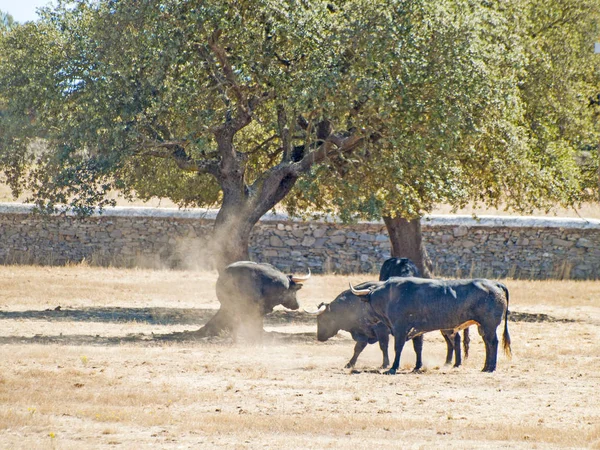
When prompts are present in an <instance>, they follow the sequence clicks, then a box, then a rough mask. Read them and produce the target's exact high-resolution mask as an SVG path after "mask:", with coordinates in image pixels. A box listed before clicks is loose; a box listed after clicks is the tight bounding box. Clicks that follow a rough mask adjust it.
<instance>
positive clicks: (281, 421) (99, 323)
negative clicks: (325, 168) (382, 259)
mask: <svg viewBox="0 0 600 450" xmlns="http://www.w3.org/2000/svg"><path fill="white" fill-rule="evenodd" d="M369 278H376V277H375V276H372V277H368V276H364V275H355V276H313V278H312V279H311V280H310V281H309V282H308V283H307V284H306V285H305V287H304V289H302V290H301V291H300V293H299V301H300V303H301V305H302V306H304V307H306V308H314V307H315V306H316V305H317V304H318V303H320V302H322V301H326V302H329V301H332V300H333V299H334V298H335V296H336V295H337V294H338V293H339V292H341V291H342V290H344V289H346V287H347V285H348V281H352V282H353V283H358V282H360V281H365V280H367V279H369ZM215 281H216V273H213V272H194V271H167V270H164V271H151V270H124V269H113V268H93V267H87V266H85V265H77V266H71V267H31V266H0V356H1V357H0V448H7V449H8V448H10V449H38V448H39V449H53V448H55V449H84V448H93V449H104V448H127V449H129V448H135V449H139V448H150V447H152V448H161V449H162V448H194V449H196V448H202V449H205V448H228V449H243V448H259V449H282V448H303V449H309V448H318V449H321V448H323V449H325V448H368V447H374V448H380V447H381V446H387V447H391V448H415V449H417V448H424V449H430V448H444V449H459V448H460V449H464V448H472V449H481V448H510V449H531V448H538V449H550V448H600V283H598V282H575V281H546V282H540V281H517V280H504V281H505V283H506V284H507V285H508V287H509V289H510V291H511V299H510V309H511V311H512V312H513V314H512V318H511V321H510V322H509V328H510V334H511V338H512V349H513V358H512V360H508V359H507V358H506V357H505V356H504V355H502V354H501V355H500V356H499V360H498V368H497V371H496V372H495V373H493V374H486V373H482V372H480V370H481V368H482V366H483V362H484V349H483V344H482V341H481V339H480V337H479V336H478V334H477V330H476V327H471V352H470V357H469V358H468V359H467V360H466V362H465V364H464V365H463V366H462V367H461V368H459V369H453V368H449V367H444V366H443V361H444V357H445V344H444V342H443V339H442V337H441V335H440V334H439V333H429V334H428V335H426V337H425V346H424V359H425V370H424V371H423V372H422V373H418V374H417V373H411V368H412V365H413V364H414V353H413V351H412V346H411V345H407V346H405V350H404V352H403V356H402V363H401V368H402V371H401V373H399V374H398V375H395V376H385V375H382V374H380V373H379V370H378V367H379V365H380V364H381V353H380V351H379V348H378V346H377V345H370V346H368V347H367V349H366V350H365V352H364V353H363V354H362V355H361V356H360V358H359V360H358V364H357V367H356V368H355V370H353V371H351V370H349V369H344V368H343V367H344V365H345V363H346V362H347V361H348V359H349V358H350V356H351V355H352V349H353V345H354V342H353V341H352V339H351V338H350V335H349V334H348V333H345V332H340V333H339V334H338V336H336V337H335V338H333V339H331V340H329V341H328V342H326V343H319V342H317V341H316V338H315V331H316V323H315V318H314V317H313V316H309V315H307V314H305V313H303V312H289V311H284V310H283V309H281V310H276V311H275V312H274V313H273V314H272V315H271V316H269V317H268V318H267V320H266V323H265V328H266V330H267V331H268V332H269V333H268V335H267V336H266V337H265V341H264V342H263V343H262V344H261V345H248V344H243V343H232V342H231V340H230V339H229V338H227V337H223V338H213V339H204V340H195V341H194V340H185V339H180V336H181V335H178V334H176V333H179V332H182V331H185V330H195V329H197V328H199V327H200V326H201V325H202V324H203V323H204V322H206V321H207V320H208V318H209V317H210V316H211V315H212V314H213V313H214V312H215V310H216V309H217V308H218V302H217V299H216V296H215V292H214V286H215ZM59 306H60V309H59V308H58V307H59ZM500 331H501V330H500V329H499V333H500ZM392 355H393V350H392Z"/></svg>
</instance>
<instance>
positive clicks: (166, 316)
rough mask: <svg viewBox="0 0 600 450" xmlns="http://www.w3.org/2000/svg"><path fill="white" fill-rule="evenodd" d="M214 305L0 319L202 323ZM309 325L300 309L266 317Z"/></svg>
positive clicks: (19, 314) (4, 314)
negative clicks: (202, 307) (210, 307)
mask: <svg viewBox="0 0 600 450" xmlns="http://www.w3.org/2000/svg"><path fill="white" fill-rule="evenodd" d="M216 312H217V310H216V309H199V308H117V307H97V308H96V307H92V308H78V309H62V308H57V309H45V310H29V311H0V320H2V319H16V320H43V321H46V322H107V323H126V322H137V323H147V324H150V325H199V326H200V325H202V324H204V323H206V322H207V321H208V320H209V319H210V318H212V317H213V316H214V315H215V314H216ZM291 323H294V324H298V325H309V324H314V323H316V320H315V317H314V316H311V315H310V314H307V313H305V312H301V311H279V310H278V311H273V312H272V313H271V314H268V315H267V316H266V317H265V324H266V325H286V324H291Z"/></svg>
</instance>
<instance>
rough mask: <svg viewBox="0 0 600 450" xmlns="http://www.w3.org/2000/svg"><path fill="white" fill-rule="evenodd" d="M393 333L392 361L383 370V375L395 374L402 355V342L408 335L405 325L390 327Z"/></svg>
mask: <svg viewBox="0 0 600 450" xmlns="http://www.w3.org/2000/svg"><path fill="white" fill-rule="evenodd" d="M392 331H393V335H394V350H395V355H394V363H393V364H392V367H390V369H389V370H387V371H385V372H383V373H384V374H385V375H395V374H396V371H397V370H398V367H400V356H401V355H402V349H403V348H404V343H405V342H406V339H407V337H408V330H407V329H406V327H394V328H393V329H392Z"/></svg>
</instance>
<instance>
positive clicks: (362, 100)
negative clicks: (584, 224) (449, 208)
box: [0, 0, 598, 262]
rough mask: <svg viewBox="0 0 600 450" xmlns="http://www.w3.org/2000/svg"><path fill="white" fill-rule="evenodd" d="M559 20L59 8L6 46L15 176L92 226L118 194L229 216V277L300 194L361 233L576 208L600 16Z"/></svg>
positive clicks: (6, 135)
mask: <svg viewBox="0 0 600 450" xmlns="http://www.w3.org/2000/svg"><path fill="white" fill-rule="evenodd" d="M544 4H547V2H546V3H544ZM561 8H562V9H561ZM550 9H551V11H550V12H548V11H544V7H543V5H542V2H541V1H540V0H510V1H508V2H501V3H496V2H487V1H476V0H444V1H439V0H436V1H434V0H415V1H411V2H397V1H388V0H339V1H317V0H311V1H305V0H302V1H301V0H287V1H283V2H280V1H274V0H245V1H220V0H219V1H217V0H213V1H180V0H166V1H164V2H160V3H155V2H139V1H134V0H122V1H118V2H117V1H111V0H101V1H97V0H83V1H78V2H76V3H71V2H63V1H59V3H58V6H57V7H55V8H53V9H46V10H44V11H43V13H42V14H41V18H40V20H39V21H36V22H34V23H26V24H24V25H18V26H15V27H13V28H12V29H11V30H10V31H9V32H4V33H2V37H1V38H0V101H1V102H2V105H0V109H1V110H2V123H0V133H1V136H0V168H1V169H2V170H3V171H4V173H5V175H6V176H7V179H8V181H9V183H10V185H11V186H12V188H13V190H14V192H15V193H17V192H19V191H20V190H23V189H25V190H27V191H29V192H32V194H31V198H30V200H31V201H33V202H35V203H36V204H38V205H39V206H40V207H43V208H48V209H54V208H56V207H58V206H59V205H64V206H66V207H72V208H75V209H76V210H77V211H80V212H83V213H86V212H90V211H91V208H92V207H94V206H106V205H109V204H111V200H110V199H109V198H108V197H107V193H108V192H109V191H111V190H114V189H117V190H119V191H121V192H124V193H126V194H129V195H135V196H138V197H141V198H142V199H147V198H150V197H153V196H158V197H168V198H171V199H172V200H174V201H175V202H177V203H178V204H180V205H184V206H213V205H215V206H216V205H218V206H220V212H219V216H218V217H217V222H216V226H215V231H216V232H218V233H220V235H221V238H220V239H217V241H220V242H221V245H222V246H223V247H224V249H223V253H224V255H225V256H224V257H223V261H225V262H226V261H231V260H235V259H240V258H243V257H244V256H246V255H247V239H248V235H249V233H250V230H251V228H252V226H253V225H254V223H256V221H258V219H259V218H260V217H261V216H262V215H263V214H264V213H265V212H267V211H268V210H270V209H271V208H273V207H274V206H275V205H276V204H278V203H279V202H280V201H281V200H282V199H284V198H286V197H287V198H288V199H289V200H290V201H289V203H288V207H289V208H290V210H291V211H292V212H301V211H303V210H305V209H308V208H312V209H313V210H314V209H317V210H321V211H327V210H329V211H332V212H336V213H341V214H342V216H344V217H351V216H352V215H353V214H356V213H359V214H362V215H363V216H371V217H372V216H380V215H382V214H391V215H395V214H400V215H403V216H405V217H417V216H419V215H421V214H422V213H423V212H427V211H428V210H430V209H431V207H432V206H433V205H434V204H436V203H440V202H449V203H451V204H454V205H461V204H463V203H464V202H466V201H469V200H479V201H485V202H490V203H492V204H493V203H496V202H499V201H504V202H507V203H508V204H509V206H512V207H519V208H524V207H526V206H527V205H532V204H536V205H537V204H542V203H543V202H547V201H550V202H556V201H561V202H566V203H569V202H572V201H574V200H575V199H577V198H579V196H580V195H581V193H582V192H584V190H583V189H582V186H583V185H582V177H581V171H580V170H579V167H580V166H578V165H577V164H576V163H575V158H574V156H575V153H577V152H579V151H580V150H581V148H582V146H584V145H588V146H589V145H594V142H595V143H597V142H598V141H597V139H596V138H597V123H596V124H595V123H594V122H593V117H592V116H591V111H592V109H590V108H588V106H589V96H590V95H591V93H592V92H591V91H592V89H591V87H592V85H593V83H594V82H596V87H597V85H598V84H597V81H598V80H597V76H598V71H597V70H596V71H594V70H595V69H597V68H598V67H597V62H596V61H594V60H592V58H590V57H588V58H587V60H586V59H585V55H586V53H585V52H586V51H588V50H590V49H591V45H592V44H593V42H592V41H588V40H589V39H590V36H591V35H592V34H593V33H594V32H597V30H598V21H597V17H598V16H597V15H596V13H597V7H595V5H594V2H593V1H592V0H585V1H583V2H575V0H569V1H568V2H560V1H558V0H556V1H555V2H553V3H552V6H551V8H550ZM578 19H582V20H583V23H582V24H580V25H577V21H578ZM586 49H587V50H586ZM589 56H591V54H590V55H589ZM586 108H588V109H586ZM594 127H596V128H594ZM39 139H42V140H43V142H44V143H45V147H44V149H42V150H38V151H37V152H32V151H31V148H32V147H31V145H30V143H31V142H33V141H34V140H39ZM594 139H596V141H594ZM294 186H296V187H297V190H296V192H295V193H294V195H293V196H289V195H288V194H289V193H290V191H291V190H292V188H293V187H294ZM536 202H537V203H536ZM543 204H547V203H543ZM240 249H241V250H240Z"/></svg>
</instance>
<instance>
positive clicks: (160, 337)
mask: <svg viewBox="0 0 600 450" xmlns="http://www.w3.org/2000/svg"><path fill="white" fill-rule="evenodd" d="M216 312H217V310H216V309H197V308H118V307H92V308H79V309H63V308H56V309H46V310H28V311H0V320H3V319H12V320H36V321H45V322H100V323H130V322H135V323H144V324H149V325H163V326H164V325H190V326H191V327H193V328H196V327H197V329H196V330H195V331H181V332H172V333H160V334H156V333H150V334H146V333H128V334H127V335H125V336H101V335H90V334H78V335H75V334H62V333H61V334H59V335H41V334H40V335H35V336H31V337H28V336H0V345H7V344H64V345H97V346H112V345H121V344H141V345H147V346H151V345H162V344H165V343H170V342H171V343H176V342H191V341H195V342H203V343H209V344H224V345H226V344H232V343H233V339H232V337H231V336H230V335H227V334H224V335H218V336H210V337H205V336H201V335H199V333H198V329H200V327H201V326H203V325H204V324H205V323H206V322H207V321H209V320H210V319H211V318H212V317H213V316H214V315H215V314H216ZM264 323H265V325H267V326H281V325H283V326H285V325H291V324H294V325H315V324H316V320H315V317H314V316H312V315H310V314H307V313H305V312H301V311H285V310H277V311H273V312H272V313H271V314H268V315H267V316H266V317H265V320H264ZM315 340H316V334H315V333H314V332H311V333H282V332H275V331H272V332H264V334H263V337H262V341H261V342H262V343H276V342H306V341H315Z"/></svg>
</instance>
